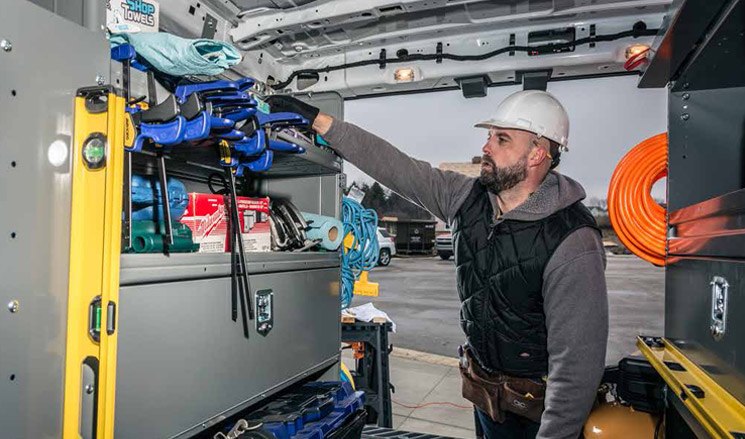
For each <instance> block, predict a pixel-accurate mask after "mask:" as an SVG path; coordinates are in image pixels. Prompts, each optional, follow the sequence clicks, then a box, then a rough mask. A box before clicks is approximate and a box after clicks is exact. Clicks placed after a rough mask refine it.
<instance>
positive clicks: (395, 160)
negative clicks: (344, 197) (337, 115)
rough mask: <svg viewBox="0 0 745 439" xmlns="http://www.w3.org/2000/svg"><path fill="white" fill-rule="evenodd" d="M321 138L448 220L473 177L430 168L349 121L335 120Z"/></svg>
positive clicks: (399, 191)
mask: <svg viewBox="0 0 745 439" xmlns="http://www.w3.org/2000/svg"><path fill="white" fill-rule="evenodd" d="M324 138H325V139H326V140H327V141H328V142H329V144H330V145H331V148H333V149H334V151H336V152H337V153H339V155H341V156H342V158H344V159H345V160H348V161H349V162H350V163H352V164H353V165H355V166H357V167H358V168H360V170H362V172H364V173H366V174H367V175H369V176H370V177H372V178H374V179H375V180H377V181H378V182H380V184H382V185H384V186H386V187H388V188H389V189H391V190H392V191H394V192H396V193H398V194H399V195H401V196H402V197H404V198H406V199H408V200H410V201H412V202H413V203H415V204H418V205H419V206H421V207H423V208H425V209H427V210H428V211H430V212H431V213H432V214H433V215H434V216H436V217H437V218H440V219H441V220H443V221H445V222H447V223H450V222H451V221H452V219H453V217H454V216H455V214H456V212H457V211H458V209H460V206H461V205H462V204H463V201H465V199H466V197H467V196H468V193H469V191H470V190H471V187H472V186H473V182H474V179H473V178H471V177H468V176H466V175H463V174H460V173H457V172H452V171H443V170H440V169H436V168H433V167H432V165H430V164H429V163H427V162H424V161H421V160H416V159H414V158H412V157H409V156H408V155H406V154H404V153H403V152H401V151H399V150H398V149H397V148H396V147H394V146H393V145H391V144H390V143H388V142H386V141H385V140H383V139H381V138H380V137H377V136H375V135H374V134H371V133H369V132H367V131H365V130H363V129H362V128H360V127H358V126H356V125H353V124H351V123H347V122H343V121H340V120H337V119H334V121H333V123H332V125H331V128H330V129H329V131H328V132H327V133H326V134H325V135H324Z"/></svg>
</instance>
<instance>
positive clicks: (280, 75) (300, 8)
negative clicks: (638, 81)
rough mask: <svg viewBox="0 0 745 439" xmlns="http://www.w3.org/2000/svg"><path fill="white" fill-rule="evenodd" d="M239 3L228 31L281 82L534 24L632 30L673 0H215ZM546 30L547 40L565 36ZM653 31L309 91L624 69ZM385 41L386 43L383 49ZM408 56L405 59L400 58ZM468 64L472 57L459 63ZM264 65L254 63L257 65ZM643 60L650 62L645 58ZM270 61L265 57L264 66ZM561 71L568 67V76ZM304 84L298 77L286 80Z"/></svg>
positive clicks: (362, 90)
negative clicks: (404, 78) (628, 54)
mask: <svg viewBox="0 0 745 439" xmlns="http://www.w3.org/2000/svg"><path fill="white" fill-rule="evenodd" d="M227 2H232V5H231V6H233V7H231V10H233V11H236V10H237V11H240V12H239V13H238V14H236V16H233V17H224V18H226V19H228V20H229V21H230V22H232V23H234V24H235V27H233V28H232V29H230V30H229V31H228V35H229V36H230V39H231V40H232V42H233V43H234V44H236V45H237V46H238V47H239V48H240V49H242V50H243V51H244V52H245V53H246V54H247V55H248V56H247V57H246V58H248V62H247V65H246V66H245V67H246V68H249V67H251V64H252V63H253V62H255V61H256V60H257V59H258V57H254V56H252V54H260V57H261V58H263V59H264V60H266V59H267V58H269V59H271V60H272V65H273V67H274V70H275V74H274V75H272V76H273V77H274V78H275V79H276V80H277V81H279V82H282V81H283V80H284V79H286V78H287V77H289V75H290V74H291V73H292V72H295V71H297V70H303V69H324V68H325V67H328V66H341V65H346V64H349V63H352V62H360V61H368V62H369V61H372V60H374V59H380V58H388V59H391V58H396V57H398V58H401V57H405V56H406V55H413V54H435V53H436V51H437V46H438V43H443V44H442V52H444V53H451V54H454V55H478V54H483V53H486V52H490V51H493V50H494V49H498V48H500V47H504V46H509V45H517V46H527V45H532V44H533V40H529V34H530V33H531V32H544V31H552V30H556V31H558V32H559V34H561V32H563V30H564V29H567V28H573V30H572V35H573V36H574V39H581V38H586V37H591V36H593V35H609V34H616V33H619V32H622V31H628V30H630V29H631V28H632V27H633V26H634V24H635V23H637V22H638V21H643V22H644V23H645V25H646V27H647V28H648V29H657V28H659V27H661V26H662V23H663V16H664V14H665V12H666V11H667V9H668V7H669V5H670V3H671V0H492V1H485V0H398V1H392V0H316V1H312V0H207V1H205V3H207V4H209V3H225V4H227ZM548 35H549V37H547V38H544V40H545V42H546V43H558V42H561V40H555V41H554V40H552V39H551V37H550V36H551V35H556V34H554V33H551V32H549V33H548ZM652 40H653V37H652V36H646V37H640V38H636V39H634V38H631V37H626V38H622V39H618V40H616V41H609V42H602V43H600V42H599V43H597V44H591V45H590V44H588V45H584V46H583V47H580V46H577V47H576V48H572V50H571V51H567V52H565V53H556V54H550V55H546V56H529V55H528V54H527V53H524V52H520V53H517V54H515V53H512V54H511V55H499V56H496V57H494V58H492V59H487V60H482V61H478V62H472V61H468V62H466V63H458V62H456V61H448V60H445V61H444V62H438V63H435V61H416V62H415V61H412V62H410V63H406V67H411V68H413V69H414V71H415V72H416V75H415V76H416V78H415V80H414V81H412V82H409V83H405V84H400V83H396V82H395V81H394V80H393V79H392V78H393V70H391V67H393V64H392V63H390V64H389V63H386V64H385V65H384V64H381V65H379V66H378V65H376V66H366V67H358V68H347V69H341V70H335V71H322V72H320V75H321V76H320V81H319V82H318V83H316V84H313V85H310V86H307V90H308V91H322V90H338V91H340V92H342V94H344V95H345V96H347V97H351V96H357V95H360V94H362V95H367V94H376V93H389V92H399V91H412V90H422V89H433V88H437V87H453V86H455V85H456V83H455V80H456V79H458V78H461V77H464V76H469V75H476V76H478V75H485V77H486V78H487V82H489V83H500V82H509V81H515V80H516V78H517V77H518V76H519V72H521V71H524V70H536V69H551V70H552V74H551V76H552V78H554V79H556V78H558V77H559V76H563V77H571V76H586V75H601V74H602V75H605V74H612V73H624V72H625V70H624V69H623V62H624V61H625V57H624V56H623V54H624V52H625V49H626V48H627V47H628V46H629V45H630V44H632V43H639V42H643V43H647V44H650V43H651V42H652ZM383 49H385V52H381V51H382V50H383ZM399 64H400V63H399ZM459 64H467V65H465V66H464V65H459ZM254 67H255V65H254ZM642 67H643V66H642ZM261 70H264V71H265V70H266V66H264V68H263V69H261ZM559 73H561V75H559ZM287 88H288V89H290V90H292V91H297V90H298V89H299V88H300V86H299V84H297V83H295V82H292V83H291V84H288V85H287Z"/></svg>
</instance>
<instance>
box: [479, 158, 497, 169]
mask: <svg viewBox="0 0 745 439" xmlns="http://www.w3.org/2000/svg"><path fill="white" fill-rule="evenodd" d="M481 163H488V164H490V165H491V166H492V168H496V167H497V164H496V163H494V160H492V158H491V157H489V156H488V155H482V156H481Z"/></svg>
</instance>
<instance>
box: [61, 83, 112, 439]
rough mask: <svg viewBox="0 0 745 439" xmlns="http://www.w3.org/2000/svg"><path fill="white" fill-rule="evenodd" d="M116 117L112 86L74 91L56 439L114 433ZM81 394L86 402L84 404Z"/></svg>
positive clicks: (102, 435)
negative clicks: (66, 288) (67, 265)
mask: <svg viewBox="0 0 745 439" xmlns="http://www.w3.org/2000/svg"><path fill="white" fill-rule="evenodd" d="M124 115H125V113H124V98H122V97H121V96H118V95H116V93H114V91H113V89H112V88H110V87H91V88H85V89H80V90H78V93H77V96H76V98H75V125H74V127H75V131H74V136H73V150H72V209H71V212H72V213H71V224H70V273H69V297H68V314H67V349H66V359H65V397H64V398H65V399H64V409H63V411H64V418H63V437H64V438H78V437H80V436H81V431H87V429H91V430H92V431H95V434H96V437H98V438H112V437H113V436H114V422H113V421H114V396H115V387H116V340H117V339H116V315H117V312H118V311H117V308H116V304H117V303H118V300H119V256H120V252H121V213H122V189H123V172H124V165H123V160H124V149H123V141H124V140H123V138H124ZM86 373H87V374H88V375H86ZM91 373H92V374H94V376H95V380H94V381H91V380H90V374H91ZM86 376H87V377H88V378H85V377H86ZM86 398H87V399H88V400H91V401H92V405H90V404H88V405H86V404H84V401H83V400H84V399H86ZM90 407H92V408H90Z"/></svg>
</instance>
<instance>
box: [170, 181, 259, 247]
mask: <svg viewBox="0 0 745 439" xmlns="http://www.w3.org/2000/svg"><path fill="white" fill-rule="evenodd" d="M225 201H226V200H225V197H223V196H222V195H215V194H201V193H196V192H192V193H190V194H189V205H188V206H187V208H186V212H185V213H184V216H183V217H181V223H183V224H186V225H187V226H188V227H189V228H190V229H191V231H192V234H193V237H194V242H195V243H198V244H199V251H200V252H201V253H222V252H229V251H230V247H229V244H230V243H229V240H228V239H227V234H228V225H229V218H228V213H227V209H226V207H225ZM237 201H238V219H239V221H240V230H241V236H242V238H243V249H244V250H245V251H247V252H268V251H271V232H270V229H269V198H249V197H237Z"/></svg>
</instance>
